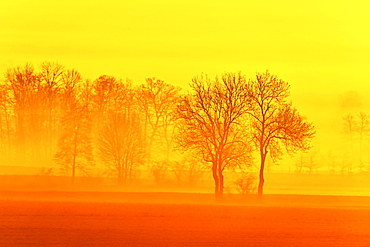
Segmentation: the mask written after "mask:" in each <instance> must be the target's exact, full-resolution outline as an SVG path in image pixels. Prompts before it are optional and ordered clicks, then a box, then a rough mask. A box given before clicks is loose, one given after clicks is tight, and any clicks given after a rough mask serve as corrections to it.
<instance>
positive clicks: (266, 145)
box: [246, 71, 315, 195]
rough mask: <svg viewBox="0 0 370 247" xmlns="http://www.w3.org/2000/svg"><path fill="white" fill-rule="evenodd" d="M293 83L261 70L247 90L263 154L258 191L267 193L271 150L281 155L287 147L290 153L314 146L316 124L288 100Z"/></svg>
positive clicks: (255, 135)
mask: <svg viewBox="0 0 370 247" xmlns="http://www.w3.org/2000/svg"><path fill="white" fill-rule="evenodd" d="M289 89H290V86H289V84H288V83H287V82H285V81H283V80H281V79H278V78H277V76H275V75H272V74H270V73H269V72H268V71H266V72H265V73H257V75H256V79H255V80H250V81H249V83H248V85H247V88H246V92H247V94H248V98H249V100H250V111H249V114H250V117H251V118H250V121H251V127H252V136H253V140H254V143H255V146H256V147H257V149H258V152H259V155H260V161H261V163H260V172H259V184H258V195H262V194H263V185H264V181H265V180H264V168H265V162H266V156H267V153H268V152H270V155H271V157H272V158H274V159H276V158H279V157H280V156H281V154H282V152H283V150H282V147H285V149H286V151H287V152H288V153H294V152H296V151H297V150H298V149H301V150H307V149H309V148H310V146H309V141H310V140H311V139H312V138H313V137H314V135H315V131H314V127H313V125H312V124H310V123H307V122H306V121H305V118H304V117H302V116H301V115H300V114H299V113H298V111H297V110H296V109H294V108H293V107H292V105H291V103H288V102H287V98H288V96H289Z"/></svg>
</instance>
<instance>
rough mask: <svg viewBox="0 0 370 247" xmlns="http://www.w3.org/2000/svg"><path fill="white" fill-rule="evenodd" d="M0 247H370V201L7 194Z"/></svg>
mask: <svg viewBox="0 0 370 247" xmlns="http://www.w3.org/2000/svg"><path fill="white" fill-rule="evenodd" d="M0 233H1V234H0V246H316V247H317V246H370V198H368V197H338V196H295V195H266V196H265V197H264V198H263V199H262V200H259V199H258V198H256V197H250V198H248V199H246V200H245V201H239V200H237V198H227V200H226V201H225V203H222V204H220V203H219V204H216V203H214V202H213V196H212V195H211V194H181V193H123V192H111V193H110V192H20V191H18V192H15V191H9V192H6V191H2V192H0Z"/></svg>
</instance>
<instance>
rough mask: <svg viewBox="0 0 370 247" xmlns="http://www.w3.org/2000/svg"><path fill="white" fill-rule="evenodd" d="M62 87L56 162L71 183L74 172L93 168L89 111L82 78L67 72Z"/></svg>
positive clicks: (87, 89) (89, 91)
mask: <svg viewBox="0 0 370 247" xmlns="http://www.w3.org/2000/svg"><path fill="white" fill-rule="evenodd" d="M68 74H69V76H67V77H66V78H65V79H64V85H63V86H62V89H63V93H64V107H65V108H64V113H63V116H62V118H61V126H62V133H61V136H60V138H59V141H58V151H57V152H56V154H55V161H56V162H57V163H58V164H59V165H60V166H61V168H62V170H63V171H65V172H68V173H71V176H72V183H74V180H75V176H76V170H79V171H81V172H85V173H86V172H87V169H88V166H90V165H92V161H93V154H92V141H91V128H92V126H91V116H90V115H91V109H90V103H91V101H90V100H91V99H90V95H91V88H90V86H89V84H87V83H86V84H85V85H83V86H81V85H79V84H80V83H81V80H82V79H81V76H80V75H79V74H78V73H77V72H76V71H70V72H69V73H68Z"/></svg>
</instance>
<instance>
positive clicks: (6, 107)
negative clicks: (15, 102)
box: [0, 85, 14, 160]
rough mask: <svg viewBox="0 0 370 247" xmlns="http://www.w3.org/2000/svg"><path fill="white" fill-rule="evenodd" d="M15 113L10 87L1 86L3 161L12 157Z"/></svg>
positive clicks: (0, 146) (0, 109)
mask: <svg viewBox="0 0 370 247" xmlns="http://www.w3.org/2000/svg"><path fill="white" fill-rule="evenodd" d="M13 120H14V113H13V111H12V107H11V98H10V95H9V87H8V86H7V85H0V153H1V156H2V158H3V159H6V160H8V159H9V158H10V157H11V154H12V149H11V146H12V145H11V143H12V136H13V135H14V133H13V131H14V124H13Z"/></svg>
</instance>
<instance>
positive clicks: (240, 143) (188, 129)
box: [177, 73, 250, 200]
mask: <svg viewBox="0 0 370 247" xmlns="http://www.w3.org/2000/svg"><path fill="white" fill-rule="evenodd" d="M190 87H191V88H192V90H193V94H191V95H187V96H185V97H183V98H182V101H181V103H180V105H179V106H178V116H179V120H180V121H181V124H180V125H179V129H178V134H177V143H178V145H179V147H180V148H182V149H184V150H194V151H195V152H197V153H198V154H199V155H200V157H202V159H203V160H204V161H205V162H209V163H211V171H212V176H213V179H214V182H215V196H216V200H220V199H222V196H223V191H224V175H223V171H224V170H225V168H227V167H231V166H233V165H236V164H238V163H243V164H248V162H250V157H249V156H248V154H249V153H248V152H247V150H248V148H249V145H248V138H247V136H246V134H245V133H246V132H243V131H241V130H242V125H241V124H242V122H243V120H244V119H243V116H244V115H245V113H246V112H247V110H248V109H247V106H248V105H247V101H246V93H245V92H246V91H245V78H244V77H243V76H242V75H241V74H240V73H238V74H236V73H226V74H224V75H222V77H221V78H220V79H219V78H217V77H216V79H215V80H214V81H212V82H211V81H210V79H209V78H208V77H207V76H203V75H202V76H199V77H195V78H193V80H192V83H191V84H190Z"/></svg>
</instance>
